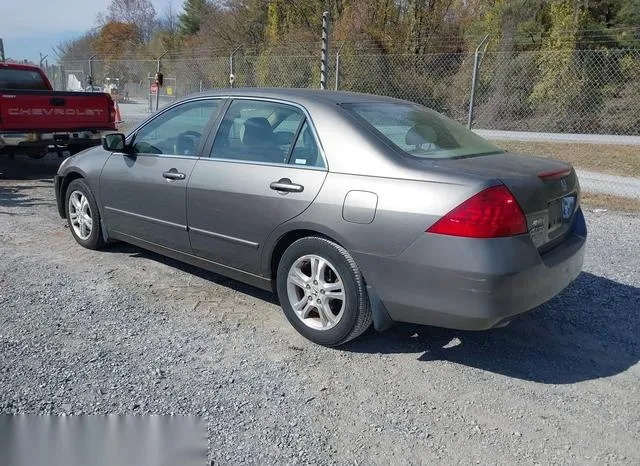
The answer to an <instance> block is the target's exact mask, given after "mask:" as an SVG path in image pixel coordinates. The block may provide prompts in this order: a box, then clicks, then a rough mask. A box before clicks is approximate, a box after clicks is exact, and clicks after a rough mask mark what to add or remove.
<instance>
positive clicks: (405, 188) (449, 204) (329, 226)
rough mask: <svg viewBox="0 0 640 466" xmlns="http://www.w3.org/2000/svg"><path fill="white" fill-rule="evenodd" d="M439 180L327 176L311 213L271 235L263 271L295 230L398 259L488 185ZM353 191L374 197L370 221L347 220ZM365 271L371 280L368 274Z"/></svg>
mask: <svg viewBox="0 0 640 466" xmlns="http://www.w3.org/2000/svg"><path fill="white" fill-rule="evenodd" d="M436 179H437V181H431V182H428V181H412V180H398V179H392V178H380V177H368V176H357V175H347V174H340V173H329V174H328V175H327V179H326V181H325V183H324V185H323V187H322V190H321V192H320V194H319V195H318V197H317V198H316V200H315V201H314V202H313V204H312V205H311V206H310V207H309V209H307V210H306V211H305V212H304V213H303V214H302V215H300V216H299V217H296V218H295V219H293V220H291V221H290V222H287V223H286V224H284V225H282V226H281V227H280V228H278V229H277V230H276V231H274V232H273V234H272V235H271V236H270V238H269V240H268V242H267V244H266V246H265V254H264V255H263V258H262V267H263V271H264V272H265V273H268V271H269V270H270V261H271V256H270V252H271V251H272V250H273V248H274V247H275V245H276V244H277V241H278V240H279V238H281V237H282V236H283V235H285V234H286V233H287V232H288V231H291V230H295V229H307V230H312V231H318V232H320V233H322V234H325V235H327V236H329V237H331V238H333V239H334V240H336V241H338V242H340V243H341V244H342V246H344V247H345V248H347V249H348V250H349V251H350V252H352V253H356V252H362V253H367V254H374V255H380V256H390V257H393V256H396V255H398V254H400V253H402V251H404V250H405V249H406V248H407V247H409V245H410V244H411V243H412V242H413V241H415V240H416V239H417V238H418V237H419V236H421V235H423V234H424V232H425V230H426V229H427V228H429V226H431V224H433V223H435V222H436V221H437V220H438V219H439V218H440V217H441V216H442V215H444V214H445V213H446V212H448V211H449V210H451V209H452V208H453V207H454V206H455V205H457V204H459V203H460V202H462V201H464V200H465V199H467V198H469V197H471V196H472V195H473V194H475V193H476V192H478V191H480V190H481V189H483V187H484V186H485V185H483V184H478V183H474V181H473V180H467V182H466V183H462V182H461V180H460V179H458V181H456V182H454V181H453V180H452V181H449V182H447V181H445V179H444V178H440V177H436ZM353 191H366V192H367V193H371V194H370V195H368V197H369V198H371V196H372V195H374V194H375V197H376V200H377V203H376V206H375V216H373V219H372V221H371V222H369V219H370V218H366V216H365V215H362V214H363V212H361V211H356V213H357V216H355V217H348V218H351V219H352V220H358V221H357V222H355V221H349V220H345V218H344V205H345V201H346V202H347V203H349V202H350V199H351V197H352V196H351V194H350V193H352V192H353ZM363 272H364V275H365V278H367V271H366V270H363Z"/></svg>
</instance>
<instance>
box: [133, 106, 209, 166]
mask: <svg viewBox="0 0 640 466" xmlns="http://www.w3.org/2000/svg"><path fill="white" fill-rule="evenodd" d="M220 103H221V100H220V99H207V100H196V101H192V102H186V103H184V104H182V105H179V106H177V107H174V108H172V109H171V110H168V111H166V112H164V113H162V114H161V115H159V116H158V117H157V118H155V119H153V120H152V121H150V122H149V123H148V124H146V125H145V126H144V127H142V128H141V129H140V130H139V131H138V133H137V134H136V135H135V138H134V140H133V150H134V152H135V153H136V154H165V155H182V156H190V157H197V156H198V155H199V154H197V149H198V146H199V144H200V140H201V138H202V137H203V136H204V135H203V132H204V131H205V128H206V126H207V123H208V122H209V120H210V119H211V118H212V117H213V116H214V115H215V113H216V111H217V110H218V109H219V108H220Z"/></svg>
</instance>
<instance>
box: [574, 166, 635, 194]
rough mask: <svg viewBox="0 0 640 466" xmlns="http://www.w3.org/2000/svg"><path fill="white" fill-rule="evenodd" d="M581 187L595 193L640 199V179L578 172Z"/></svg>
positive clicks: (584, 171) (583, 171)
mask: <svg viewBox="0 0 640 466" xmlns="http://www.w3.org/2000/svg"><path fill="white" fill-rule="evenodd" d="M577 173H578V178H579V180H580V187H581V188H582V189H583V190H584V191H590V192H593V193H604V194H614V195H616V196H622V197H628V198H632V199H640V178H633V177H629V176H616V175H607V174H605V173H598V172H592V171H587V170H577Z"/></svg>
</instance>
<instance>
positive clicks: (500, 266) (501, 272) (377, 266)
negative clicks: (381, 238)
mask: <svg viewBox="0 0 640 466" xmlns="http://www.w3.org/2000/svg"><path fill="white" fill-rule="evenodd" d="M586 236H587V232H586V225H585V221H584V216H583V214H582V211H581V210H578V212H577V213H576V216H575V218H574V223H573V225H572V229H571V231H570V233H569V235H568V236H567V238H566V239H565V241H563V242H562V243H561V244H560V245H558V246H557V247H555V248H554V249H552V250H551V251H548V252H546V253H544V254H543V255H540V254H539V252H538V251H537V249H536V248H535V246H534V245H533V243H532V242H531V239H530V237H529V236H528V235H522V236H518V237H512V238H496V239H489V240H486V239H484V240H477V239H468V238H457V237H451V236H443V235H432V234H428V233H425V234H424V235H423V236H422V237H420V238H419V239H418V240H416V242H415V243H414V244H412V245H411V246H410V247H409V248H407V250H405V251H404V252H403V253H402V254H401V255H400V256H398V257H393V258H383V257H379V256H378V257H376V256H371V255H366V254H355V257H356V261H357V262H358V264H359V265H360V267H361V268H362V271H363V273H364V275H365V279H366V280H367V282H368V284H369V285H370V286H372V287H373V288H374V289H375V290H376V293H377V294H378V295H379V296H380V299H381V301H382V303H383V304H384V306H385V307H386V309H387V311H388V313H389V316H390V317H391V319H393V320H394V321H398V322H410V323H416V324H424V325H434V326H438V327H448V328H455V329H461V330H485V329H489V328H492V327H496V326H500V325H501V324H503V323H505V322H508V321H509V320H511V319H512V318H514V317H515V316H517V315H518V314H522V313H524V312H527V311H530V310H532V309H534V308H536V307H537V306H539V305H541V304H543V303H545V302H546V301H548V300H550V299H551V298H553V297H554V296H556V295H557V294H558V293H560V292H561V291H562V290H563V289H565V288H566V287H567V286H568V285H569V284H570V283H571V282H572V281H573V280H574V279H575V278H576V277H577V276H578V275H579V273H580V271H581V270H582V264H583V261H584V254H585V245H586Z"/></svg>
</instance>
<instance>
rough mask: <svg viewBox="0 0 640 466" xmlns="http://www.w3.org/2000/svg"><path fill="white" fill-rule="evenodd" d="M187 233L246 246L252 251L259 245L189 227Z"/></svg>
mask: <svg viewBox="0 0 640 466" xmlns="http://www.w3.org/2000/svg"><path fill="white" fill-rule="evenodd" d="M189 231H193V232H194V233H198V234H200V235H204V236H209V237H211V238H215V239H220V240H223V241H228V242H230V243H235V244H239V245H241V246H247V247H250V248H253V249H258V246H259V244H258V243H256V242H255V241H248V240H246V239H242V238H236V237H235V236H227V235H223V234H220V233H215V232H213V231H209V230H201V229H200V228H194V227H189Z"/></svg>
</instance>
